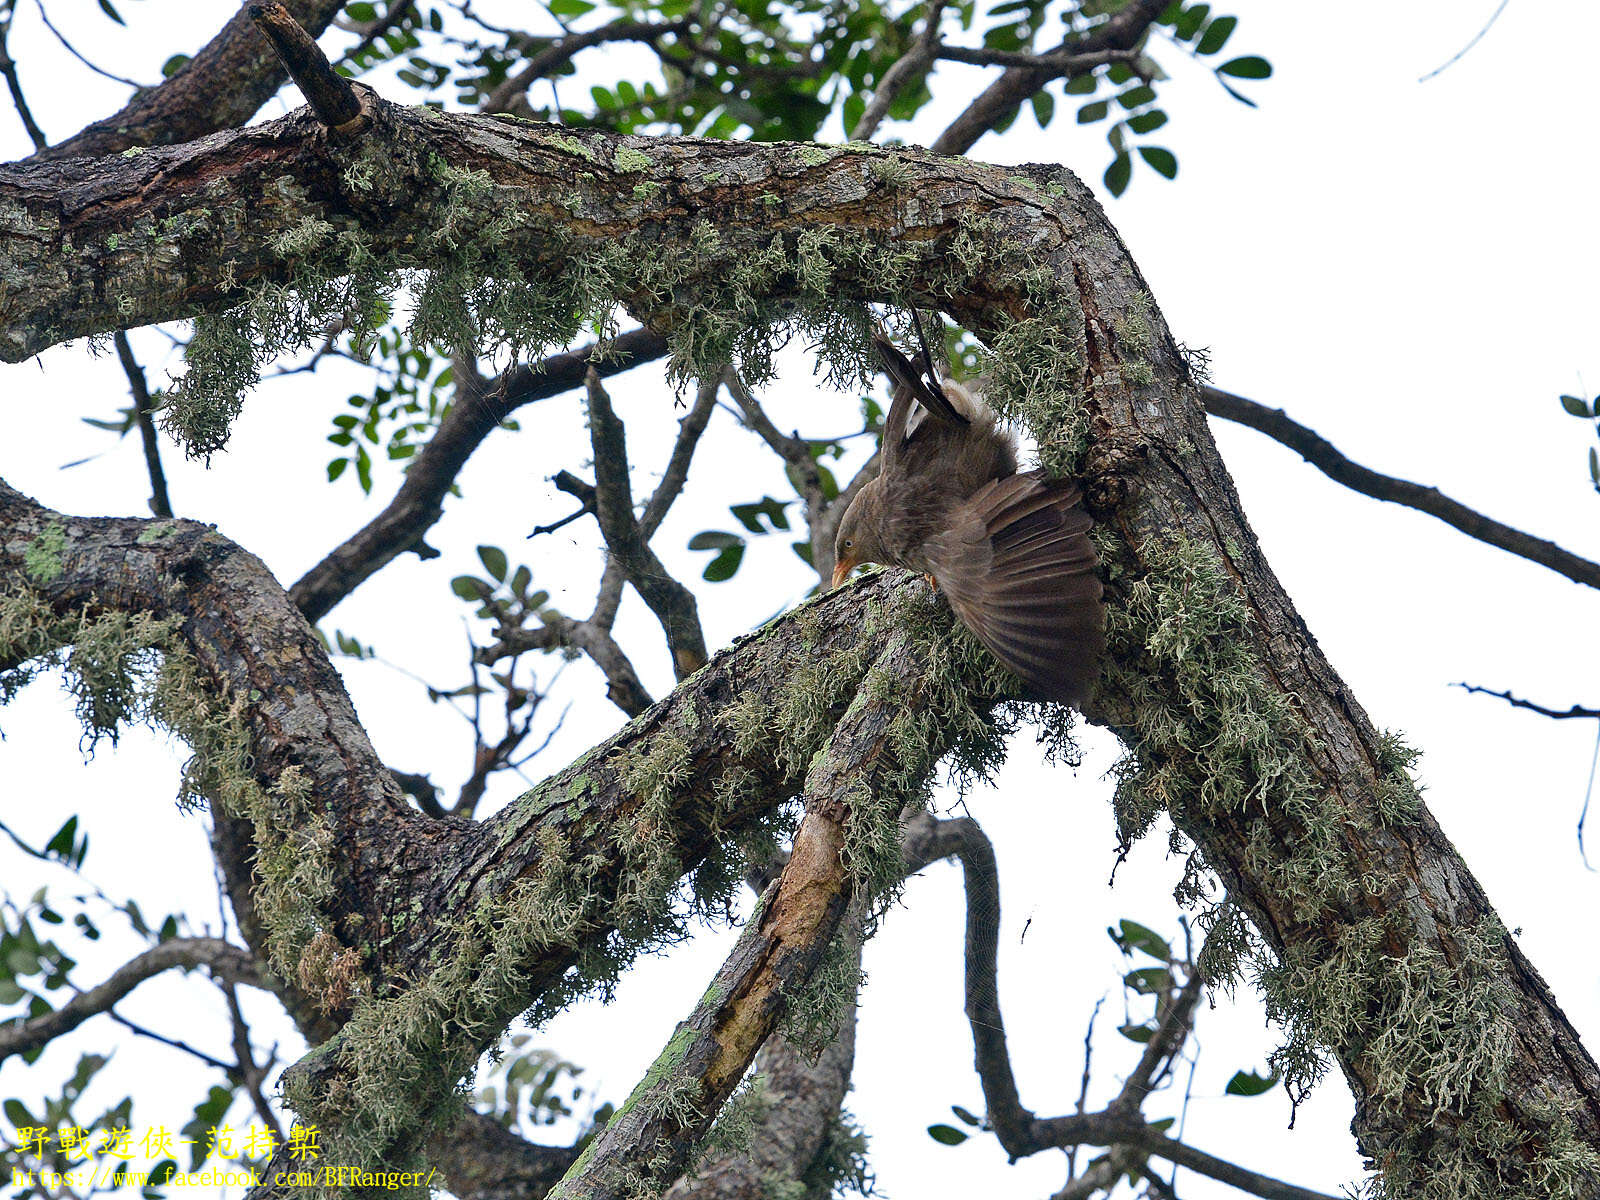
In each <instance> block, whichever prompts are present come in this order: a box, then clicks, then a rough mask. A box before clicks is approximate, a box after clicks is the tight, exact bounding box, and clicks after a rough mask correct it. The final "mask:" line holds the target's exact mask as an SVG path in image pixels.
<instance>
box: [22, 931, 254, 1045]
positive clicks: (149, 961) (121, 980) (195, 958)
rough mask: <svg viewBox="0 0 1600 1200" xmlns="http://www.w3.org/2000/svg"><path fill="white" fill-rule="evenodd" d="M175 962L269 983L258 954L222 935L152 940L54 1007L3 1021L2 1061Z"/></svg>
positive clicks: (105, 1007)
mask: <svg viewBox="0 0 1600 1200" xmlns="http://www.w3.org/2000/svg"><path fill="white" fill-rule="evenodd" d="M173 967H181V968H183V969H185V970H188V969H191V968H194V967H205V968H207V969H208V970H209V971H211V972H212V973H213V974H214V975H216V976H217V977H218V978H219V979H223V980H226V981H228V982H230V983H245V984H249V985H250V986H251V987H258V988H265V987H267V984H266V983H265V982H263V979H262V975H261V972H260V971H259V969H258V968H257V966H256V961H255V959H254V958H253V957H252V956H251V955H250V952H249V951H247V950H241V949H239V948H238V947H237V946H232V945H229V944H228V943H227V942H224V941H222V940H221V939H219V938H172V939H171V940H169V941H165V942H161V943H160V944H158V945H156V946H152V947H151V948H150V949H148V950H146V951H145V952H144V953H142V954H139V955H136V956H135V957H133V958H131V959H129V960H128V961H127V962H125V963H123V964H122V966H120V967H118V968H117V969H116V970H115V971H113V972H112V973H111V975H110V976H109V977H108V978H107V979H106V981H105V982H104V983H102V984H100V985H99V986H97V987H93V988H90V989H89V990H88V991H86V992H79V993H78V994H77V995H76V996H74V997H73V998H72V999H71V1000H68V1001H67V1002H66V1003H65V1004H63V1005H62V1006H61V1007H60V1008H58V1009H56V1010H55V1011H54V1012H48V1013H43V1014H41V1015H39V1016H37V1017H30V1018H29V1019H27V1020H25V1021H20V1022H17V1023H15V1024H11V1025H0V1062H4V1061H5V1060H6V1059H8V1058H10V1057H11V1056H12V1055H13V1054H25V1053H27V1052H28V1051H29V1050H36V1049H38V1048H39V1047H40V1046H44V1045H47V1044H48V1043H49V1042H51V1041H53V1040H54V1039H56V1038H58V1037H60V1036H61V1035H62V1034H65V1033H70V1032H71V1031H72V1030H74V1029H76V1028H77V1027H78V1026H79V1025H82V1024H83V1023H84V1022H85V1021H87V1020H88V1019H89V1018H90V1017H93V1016H97V1015H99V1014H100V1013H104V1012H108V1011H109V1010H110V1008H111V1006H112V1005H114V1004H115V1003H116V1002H117V1001H118V1000H121V999H122V998H123V997H124V996H126V995H127V994H128V993H129V992H131V991H133V989H134V988H136V987H138V986H139V985H140V984H141V983H143V982H144V981H145V980H146V979H149V978H150V977H151V976H153V975H159V974H161V972H163V971H168V970H171V969H172V968H173Z"/></svg>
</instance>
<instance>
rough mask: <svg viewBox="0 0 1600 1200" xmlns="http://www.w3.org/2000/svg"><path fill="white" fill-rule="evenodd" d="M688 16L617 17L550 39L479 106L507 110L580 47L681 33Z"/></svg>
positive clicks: (489, 110) (484, 109)
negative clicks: (670, 18) (658, 18)
mask: <svg viewBox="0 0 1600 1200" xmlns="http://www.w3.org/2000/svg"><path fill="white" fill-rule="evenodd" d="M691 24H692V23H691V21H690V20H689V18H687V17H684V18H682V19H680V20H676V21H636V20H632V19H630V18H626V17H619V18H617V19H616V20H615V21H612V22H610V23H609V24H606V25H601V26H600V27H599V28H597V29H590V30H588V31H586V32H584V33H569V34H568V35H567V36H566V37H564V38H561V39H560V40H558V41H555V42H552V43H550V45H548V46H546V47H545V48H544V49H542V50H540V51H539V52H538V53H537V54H535V55H534V56H533V57H532V58H530V59H529V60H528V61H527V62H526V63H524V64H523V65H522V66H521V67H519V68H518V69H517V70H516V71H514V72H512V74H510V75H509V76H507V77H506V81H505V82H504V83H502V84H501V85H500V86H499V87H497V88H495V90H494V91H493V92H491V93H490V94H489V98H488V99H487V100H486V101H485V102H484V104H483V107H482V109H481V111H482V112H485V113H503V112H511V111H513V109H515V108H516V107H517V104H518V102H519V101H520V100H522V97H523V95H524V93H526V92H527V90H528V89H529V88H530V87H532V86H533V85H534V84H535V83H537V82H538V81H539V80H541V79H544V78H545V77H546V76H548V75H551V74H553V73H555V72H556V71H558V70H560V69H561V68H562V67H564V66H566V64H567V63H569V62H571V61H572V60H573V59H574V58H576V57H577V56H578V55H579V54H580V53H581V52H582V51H584V50H588V49H590V48H591V47H594V46H603V45H606V44H607V43H610V42H645V43H650V44H653V43H655V42H658V41H660V40H661V39H662V38H664V37H666V36H667V35H669V34H674V33H683V32H684V31H685V30H687V29H689V28H690V26H691Z"/></svg>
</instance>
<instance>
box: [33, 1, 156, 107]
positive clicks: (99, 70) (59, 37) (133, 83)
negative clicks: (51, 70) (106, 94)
mask: <svg viewBox="0 0 1600 1200" xmlns="http://www.w3.org/2000/svg"><path fill="white" fill-rule="evenodd" d="M38 5H39V18H40V20H42V21H43V22H44V27H45V28H46V29H48V30H49V31H50V32H51V33H53V34H55V37H56V41H58V42H60V43H61V45H62V46H63V47H65V48H66V51H67V53H68V54H70V55H72V57H73V58H75V59H77V60H78V61H79V62H81V63H82V64H83V65H84V66H86V67H88V68H89V70H91V71H93V72H94V73H95V74H96V75H103V76H105V77H106V78H107V79H112V80H115V81H116V82H117V83H124V84H127V85H128V86H129V87H131V88H139V89H141V90H142V89H143V88H144V86H145V85H144V84H142V83H140V82H139V81H138V80H137V79H128V78H126V77H124V76H122V75H115V74H113V73H112V72H110V71H108V70H106V69H105V68H104V67H98V66H96V65H95V64H94V63H92V62H90V61H89V60H88V59H87V58H85V57H84V56H83V55H81V54H79V53H78V50H77V48H76V47H75V46H73V44H72V43H71V42H69V41H67V39H66V37H65V36H64V35H63V34H62V32H61V30H59V29H57V28H56V27H55V24H54V22H52V21H51V20H50V14H49V13H47V12H45V10H44V0H38Z"/></svg>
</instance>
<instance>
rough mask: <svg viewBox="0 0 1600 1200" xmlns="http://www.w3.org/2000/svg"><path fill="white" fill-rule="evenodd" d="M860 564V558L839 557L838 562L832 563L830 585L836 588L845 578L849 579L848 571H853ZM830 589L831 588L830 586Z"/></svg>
mask: <svg viewBox="0 0 1600 1200" xmlns="http://www.w3.org/2000/svg"><path fill="white" fill-rule="evenodd" d="M860 565H861V560H860V559H859V558H841V559H840V560H839V561H838V562H836V563H834V564H833V584H832V587H835V588H836V587H838V586H839V585H840V584H841V583H843V582H844V581H845V580H846V579H849V578H850V572H851V571H854V570H855V569H856V568H857V567H859V566H860ZM830 590H832V589H831V588H830Z"/></svg>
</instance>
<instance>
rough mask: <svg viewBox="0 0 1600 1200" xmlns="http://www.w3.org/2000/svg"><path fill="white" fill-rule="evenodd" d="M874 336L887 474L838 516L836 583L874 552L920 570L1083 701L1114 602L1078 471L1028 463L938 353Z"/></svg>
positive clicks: (977, 626)
mask: <svg viewBox="0 0 1600 1200" xmlns="http://www.w3.org/2000/svg"><path fill="white" fill-rule="evenodd" d="M873 344H874V346H875V347H876V349H877V352H878V355H879V357H880V358H881V359H882V360H883V363H884V367H885V370H886V371H887V372H888V375H889V378H890V380H891V381H892V383H893V399H892V401H891V403H890V405H889V413H888V416H887V417H886V419H885V421H884V427H883V448H882V455H881V462H880V466H879V470H878V475H877V477H876V478H875V479H873V480H871V481H870V482H868V483H867V484H866V485H864V486H863V487H862V489H861V490H860V491H859V492H858V493H857V494H856V496H855V499H854V500H853V501H851V503H850V506H849V507H848V508H847V509H846V510H845V514H844V516H843V518H841V520H840V522H839V528H838V532H837V534H836V535H835V538H834V568H833V580H832V586H833V587H835V588H837V587H839V586H840V585H841V584H843V583H844V581H845V579H846V578H848V577H849V575H850V573H851V572H852V571H853V570H855V568H856V567H858V566H860V565H861V564H862V563H882V564H884V565H887V566H898V567H907V568H909V569H911V570H913V571H920V572H922V573H923V574H924V575H925V576H927V577H928V578H929V580H930V581H931V582H932V583H933V585H934V587H935V589H936V590H938V591H940V592H942V593H943V594H944V596H945V597H946V599H947V600H948V601H949V603H950V607H951V608H952V609H953V610H954V611H955V614H956V616H957V617H958V618H960V620H961V623H962V624H963V625H965V626H966V627H967V628H968V629H969V630H971V631H972V633H973V635H974V636H975V637H977V639H978V641H979V642H980V643H982V644H983V646H984V647H985V648H986V649H988V651H989V652H990V653H991V654H993V655H994V656H995V657H996V658H997V659H999V660H1000V662H1001V663H1003V664H1004V665H1005V666H1006V667H1007V668H1008V669H1009V670H1010V671H1012V673H1014V674H1016V675H1018V676H1020V677H1021V678H1022V680H1023V681H1024V682H1025V683H1027V684H1029V685H1030V687H1031V688H1032V689H1033V691H1034V692H1036V693H1038V694H1039V695H1040V696H1042V697H1043V698H1045V699H1048V700H1056V701H1061V702H1063V703H1070V704H1081V703H1082V701H1083V700H1084V698H1085V697H1086V696H1087V694H1088V691H1089V688H1090V686H1091V684H1092V683H1093V682H1094V677H1095V674H1096V672H1097V670H1098V663H1099V658H1100V655H1101V654H1102V652H1103V651H1104V649H1105V606H1104V604H1103V602H1102V597H1101V586H1100V574H1099V566H1100V563H1099V557H1098V555H1096V553H1095V549H1094V545H1093V543H1092V542H1090V540H1089V530H1090V528H1091V527H1092V526H1093V521H1092V519H1091V518H1090V516H1089V514H1088V513H1087V512H1085V511H1084V509H1083V494H1082V492H1081V491H1080V490H1079V488H1078V485H1077V483H1075V482H1074V481H1072V480H1070V479H1050V478H1048V477H1046V476H1045V475H1044V474H1043V473H1042V472H1040V471H1020V470H1019V469H1018V462H1017V444H1016V439H1015V437H1014V436H1013V435H1012V434H1011V433H1010V432H1009V431H1007V430H1005V429H1004V428H1002V427H1001V425H1000V423H999V421H998V419H997V418H996V416H995V414H994V412H993V411H992V410H990V408H989V407H988V405H986V404H985V403H984V402H983V400H982V396H981V392H980V393H974V392H973V391H969V390H968V389H967V388H966V387H964V386H962V385H961V384H960V383H958V382H956V381H955V380H953V379H948V378H945V379H940V378H939V376H938V374H937V373H936V372H935V371H933V369H932V362H931V360H929V359H928V358H927V355H926V352H924V355H923V357H924V359H925V361H926V363H927V370H926V371H924V370H923V369H922V368H921V367H918V366H917V365H916V364H914V363H913V362H912V361H911V360H910V359H909V358H907V357H906V356H905V355H904V354H902V353H901V352H900V350H899V348H898V347H896V346H895V345H894V344H893V343H892V342H890V341H889V340H888V338H887V337H885V336H883V335H882V334H881V333H880V334H878V335H877V336H875V337H874V339H873ZM913 402H915V403H916V404H917V406H918V407H917V409H916V411H913V407H912V406H913Z"/></svg>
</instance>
